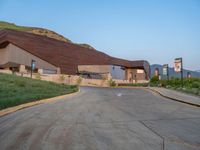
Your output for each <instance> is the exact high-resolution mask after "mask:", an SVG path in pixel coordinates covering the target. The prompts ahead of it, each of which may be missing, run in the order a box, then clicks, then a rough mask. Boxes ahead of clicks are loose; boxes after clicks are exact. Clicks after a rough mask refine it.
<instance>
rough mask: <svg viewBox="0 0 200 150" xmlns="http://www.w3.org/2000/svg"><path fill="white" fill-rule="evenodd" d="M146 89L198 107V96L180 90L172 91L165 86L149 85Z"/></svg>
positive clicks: (199, 103)
mask: <svg viewBox="0 0 200 150" xmlns="http://www.w3.org/2000/svg"><path fill="white" fill-rule="evenodd" d="M148 89H150V90H152V91H155V92H157V93H159V94H160V95H162V96H164V97H166V98H169V99H172V100H175V101H178V102H182V103H186V104H189V105H194V106H197V107H200V98H199V97H196V96H192V95H188V94H185V93H182V92H178V91H174V90H170V89H166V88H159V87H149V88H148Z"/></svg>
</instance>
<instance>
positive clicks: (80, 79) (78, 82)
mask: <svg viewBox="0 0 200 150" xmlns="http://www.w3.org/2000/svg"><path fill="white" fill-rule="evenodd" d="M81 82H82V78H81V77H78V79H77V80H76V83H77V85H80V84H81Z"/></svg>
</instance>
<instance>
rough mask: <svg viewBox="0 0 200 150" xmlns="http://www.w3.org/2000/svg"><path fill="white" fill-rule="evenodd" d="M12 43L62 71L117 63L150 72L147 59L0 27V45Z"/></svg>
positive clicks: (67, 71)
mask: <svg viewBox="0 0 200 150" xmlns="http://www.w3.org/2000/svg"><path fill="white" fill-rule="evenodd" d="M9 43H12V44H14V45H16V46H18V47H20V48H22V49H24V50H26V51H27V52H29V53H31V54H33V55H35V56H37V57H39V58H41V59H43V60H45V61H47V62H49V63H51V64H53V65H55V66H57V67H60V68H61V72H62V73H67V74H76V72H77V66H78V65H120V66H124V67H128V68H141V69H144V70H145V72H146V73H147V76H149V63H148V62H147V61H144V60H140V61H129V60H125V59H119V58H115V57H111V56H109V55H107V54H105V53H103V52H100V51H97V50H94V49H89V48H85V47H82V46H79V45H77V44H72V43H66V42H62V41H58V40H55V39H52V38H48V37H45V36H40V35H36V34H31V33H26V32H22V31H16V30H7V29H3V30H0V48H1V47H5V46H7V45H8V44H9Z"/></svg>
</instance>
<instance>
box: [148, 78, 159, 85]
mask: <svg viewBox="0 0 200 150" xmlns="http://www.w3.org/2000/svg"><path fill="white" fill-rule="evenodd" d="M158 84H159V78H158V76H153V77H152V78H151V80H150V85H151V86H158Z"/></svg>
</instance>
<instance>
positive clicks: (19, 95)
mask: <svg viewBox="0 0 200 150" xmlns="http://www.w3.org/2000/svg"><path fill="white" fill-rule="evenodd" d="M77 90H78V87H77V86H72V85H64V84H56V83H53V82H48V81H41V80H34V79H30V78H24V77H18V76H16V75H9V74H2V73H0V109H4V108H7V107H11V106H16V105H19V104H23V103H28V102H32V101H37V100H40V99H45V98H50V97H55V96H59V95H64V94H68V93H73V92H76V91H77Z"/></svg>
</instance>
